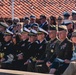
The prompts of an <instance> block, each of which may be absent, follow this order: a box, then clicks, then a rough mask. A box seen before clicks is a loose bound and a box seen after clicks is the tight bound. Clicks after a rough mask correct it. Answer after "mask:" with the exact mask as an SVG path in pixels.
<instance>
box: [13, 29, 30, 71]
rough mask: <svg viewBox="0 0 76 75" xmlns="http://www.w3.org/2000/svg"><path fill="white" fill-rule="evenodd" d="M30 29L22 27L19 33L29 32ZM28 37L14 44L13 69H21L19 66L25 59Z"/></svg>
mask: <svg viewBox="0 0 76 75" xmlns="http://www.w3.org/2000/svg"><path fill="white" fill-rule="evenodd" d="M29 32H30V30H28V29H27V28H24V30H22V32H21V34H26V33H29ZM28 44H29V42H28V38H27V39H22V40H20V41H19V42H18V43H16V45H14V50H15V53H14V54H15V58H14V62H13V63H12V65H14V66H12V67H13V69H17V70H21V66H22V65H23V63H24V61H25V60H27V46H28ZM20 58H21V59H20Z"/></svg>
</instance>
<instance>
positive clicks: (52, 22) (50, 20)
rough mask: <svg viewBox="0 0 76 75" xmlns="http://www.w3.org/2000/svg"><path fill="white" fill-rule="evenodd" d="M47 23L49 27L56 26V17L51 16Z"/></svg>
mask: <svg viewBox="0 0 76 75" xmlns="http://www.w3.org/2000/svg"><path fill="white" fill-rule="evenodd" d="M49 23H50V25H56V17H54V16H51V17H50V19H49Z"/></svg>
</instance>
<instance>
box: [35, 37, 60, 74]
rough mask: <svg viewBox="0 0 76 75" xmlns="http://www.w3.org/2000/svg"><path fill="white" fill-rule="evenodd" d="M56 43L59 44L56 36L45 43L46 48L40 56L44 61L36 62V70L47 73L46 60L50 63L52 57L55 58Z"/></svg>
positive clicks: (52, 59)
mask: <svg viewBox="0 0 76 75" xmlns="http://www.w3.org/2000/svg"><path fill="white" fill-rule="evenodd" d="M57 44H59V40H58V39H57V38H55V39H54V40H50V41H49V42H48V43H47V45H46V48H45V49H46V50H45V52H44V54H42V56H41V58H40V59H41V60H44V62H43V63H37V65H36V66H37V68H36V71H37V72H42V73H48V72H49V68H48V67H47V66H46V62H48V61H50V62H51V63H52V62H53V61H54V59H55V58H56V55H55V51H56V47H57ZM40 65H42V67H41V68H38V67H39V66H40ZM39 69H40V70H39Z"/></svg>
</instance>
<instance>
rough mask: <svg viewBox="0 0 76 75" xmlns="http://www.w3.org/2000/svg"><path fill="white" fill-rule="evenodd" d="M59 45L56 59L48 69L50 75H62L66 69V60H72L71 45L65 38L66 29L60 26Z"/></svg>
mask: <svg viewBox="0 0 76 75" xmlns="http://www.w3.org/2000/svg"><path fill="white" fill-rule="evenodd" d="M58 30H59V34H58V36H59V39H60V44H59V45H58V46H57V50H56V59H55V60H54V62H53V63H52V65H51V67H50V74H58V75H60V74H62V73H63V72H64V71H65V69H66V68H67V67H68V65H69V64H68V60H70V59H71V58H72V52H73V44H72V42H71V41H70V40H68V38H67V27H66V26H64V25H61V26H59V27H58Z"/></svg>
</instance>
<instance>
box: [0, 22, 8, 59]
mask: <svg viewBox="0 0 76 75" xmlns="http://www.w3.org/2000/svg"><path fill="white" fill-rule="evenodd" d="M0 26H1V27H4V28H5V29H6V28H7V27H8V25H7V24H5V23H3V22H0ZM4 32H5V31H4ZM4 32H2V31H0V58H1V57H2V53H1V46H2V44H3V43H4V38H3V36H4Z"/></svg>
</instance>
